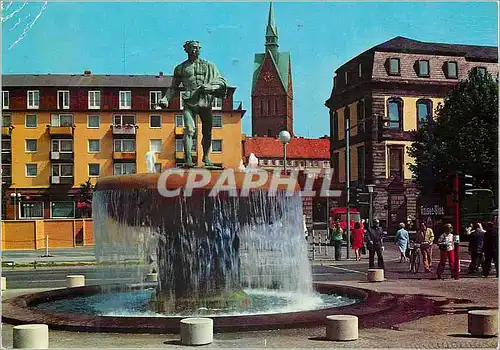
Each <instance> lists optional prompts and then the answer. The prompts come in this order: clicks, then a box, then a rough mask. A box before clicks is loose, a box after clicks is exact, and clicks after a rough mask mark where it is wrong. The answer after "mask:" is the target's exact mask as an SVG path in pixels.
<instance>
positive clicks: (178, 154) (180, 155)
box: [175, 151, 198, 159]
mask: <svg viewBox="0 0 500 350" xmlns="http://www.w3.org/2000/svg"><path fill="white" fill-rule="evenodd" d="M191 156H192V157H193V159H194V158H195V157H196V156H198V153H196V151H193V152H191ZM175 159H184V151H175Z"/></svg>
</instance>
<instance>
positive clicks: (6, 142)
mask: <svg viewBox="0 0 500 350" xmlns="http://www.w3.org/2000/svg"><path fill="white" fill-rule="evenodd" d="M35 141H36V140H35ZM10 151H11V142H10V139H2V152H10Z"/></svg>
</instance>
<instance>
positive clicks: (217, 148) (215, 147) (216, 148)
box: [212, 140, 222, 153]
mask: <svg viewBox="0 0 500 350" xmlns="http://www.w3.org/2000/svg"><path fill="white" fill-rule="evenodd" d="M212 152H214V153H215V152H222V140H212Z"/></svg>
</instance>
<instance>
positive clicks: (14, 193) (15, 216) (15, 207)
mask: <svg viewBox="0 0 500 350" xmlns="http://www.w3.org/2000/svg"><path fill="white" fill-rule="evenodd" d="M10 197H11V198H12V200H13V201H14V220H17V206H16V203H17V200H16V199H19V200H21V193H19V192H13V193H11V194H10Z"/></svg>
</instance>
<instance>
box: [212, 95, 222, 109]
mask: <svg viewBox="0 0 500 350" xmlns="http://www.w3.org/2000/svg"><path fill="white" fill-rule="evenodd" d="M212 109H216V110H221V109H222V99H221V98H219V97H214V101H213V102H212Z"/></svg>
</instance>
